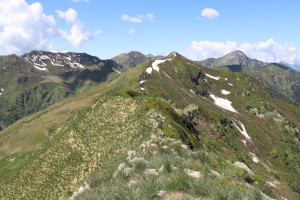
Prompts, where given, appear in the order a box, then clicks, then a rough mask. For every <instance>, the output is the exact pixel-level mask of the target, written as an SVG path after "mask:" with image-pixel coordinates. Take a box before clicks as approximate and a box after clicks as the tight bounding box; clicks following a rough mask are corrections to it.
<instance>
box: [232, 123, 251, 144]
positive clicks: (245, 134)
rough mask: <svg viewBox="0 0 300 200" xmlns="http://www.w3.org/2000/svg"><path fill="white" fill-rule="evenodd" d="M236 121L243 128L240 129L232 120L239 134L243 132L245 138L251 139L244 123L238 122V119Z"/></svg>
mask: <svg viewBox="0 0 300 200" xmlns="http://www.w3.org/2000/svg"><path fill="white" fill-rule="evenodd" d="M238 122H239V124H240V126H241V127H242V129H243V130H242V129H240V127H238V126H237V125H236V124H235V123H234V122H233V125H234V126H235V127H236V128H237V129H238V130H239V132H240V133H241V134H243V135H244V136H245V137H246V138H247V140H251V137H250V136H249V135H248V133H247V131H246V128H245V126H244V124H243V123H242V122H240V121H238Z"/></svg>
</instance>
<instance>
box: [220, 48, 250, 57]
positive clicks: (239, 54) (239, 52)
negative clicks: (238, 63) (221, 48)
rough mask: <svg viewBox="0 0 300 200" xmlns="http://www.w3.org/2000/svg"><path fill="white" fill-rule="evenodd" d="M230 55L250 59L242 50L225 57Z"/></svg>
mask: <svg viewBox="0 0 300 200" xmlns="http://www.w3.org/2000/svg"><path fill="white" fill-rule="evenodd" d="M228 55H234V56H239V57H243V58H248V56H247V55H246V54H245V53H244V52H243V51H241V50H236V51H233V52H230V53H229V54H227V55H225V56H228Z"/></svg>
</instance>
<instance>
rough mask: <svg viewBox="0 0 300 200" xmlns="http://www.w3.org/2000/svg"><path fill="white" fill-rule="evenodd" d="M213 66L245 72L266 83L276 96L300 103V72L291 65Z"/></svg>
mask: <svg viewBox="0 0 300 200" xmlns="http://www.w3.org/2000/svg"><path fill="white" fill-rule="evenodd" d="M213 68H214V69H221V70H231V71H234V72H244V73H246V74H248V75H250V76H252V77H253V78H256V79H258V80H260V81H262V82H263V83H264V84H266V85H267V86H268V88H269V89H270V90H271V91H272V94H273V95H274V96H275V97H277V98H279V99H287V100H290V101H292V102H297V103H300V73H298V72H296V71H294V70H293V69H291V68H289V67H285V66H283V65H281V64H276V63H273V64H268V65H266V66H264V67H261V68H256V69H252V68H249V67H245V66H241V65H230V66H223V67H213Z"/></svg>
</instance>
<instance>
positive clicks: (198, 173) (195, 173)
mask: <svg viewBox="0 0 300 200" xmlns="http://www.w3.org/2000/svg"><path fill="white" fill-rule="evenodd" d="M184 172H185V173H187V174H188V175H189V176H191V177H194V178H200V177H201V174H200V172H199V171H194V170H191V169H186V168H185V169H184Z"/></svg>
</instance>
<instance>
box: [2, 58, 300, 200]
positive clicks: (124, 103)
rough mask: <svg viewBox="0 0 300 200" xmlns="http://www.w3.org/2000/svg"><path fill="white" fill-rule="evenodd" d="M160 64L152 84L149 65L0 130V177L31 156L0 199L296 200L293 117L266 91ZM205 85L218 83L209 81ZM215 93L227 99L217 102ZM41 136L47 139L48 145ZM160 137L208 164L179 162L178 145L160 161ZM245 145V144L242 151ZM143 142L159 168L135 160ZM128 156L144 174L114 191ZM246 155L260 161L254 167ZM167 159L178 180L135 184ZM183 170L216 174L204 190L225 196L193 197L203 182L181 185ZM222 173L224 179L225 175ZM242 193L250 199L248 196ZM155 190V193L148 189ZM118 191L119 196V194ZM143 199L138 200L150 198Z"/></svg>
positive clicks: (229, 75)
mask: <svg viewBox="0 0 300 200" xmlns="http://www.w3.org/2000/svg"><path fill="white" fill-rule="evenodd" d="M167 59H170V60H167V61H165V62H164V63H162V64H160V65H159V66H158V67H159V71H158V72H157V71H156V70H154V69H153V70H152V73H151V74H149V73H147V72H146V69H148V68H149V67H151V66H152V63H153V62H154V61H147V62H145V63H143V64H142V65H140V66H138V67H136V68H133V69H131V70H129V71H127V72H125V73H124V74H121V76H120V77H118V78H116V79H115V80H114V81H112V82H111V83H109V84H105V85H104V84H103V85H102V86H100V87H97V88H94V89H92V90H89V91H87V92H84V93H81V94H78V95H75V96H72V97H68V98H66V99H64V100H62V101H61V102H59V103H57V104H55V105H53V106H50V107H49V108H47V109H45V110H43V111H41V112H38V113H36V114H34V115H32V116H29V117H26V118H24V119H22V120H20V121H18V122H17V123H15V124H13V125H12V126H10V127H8V128H7V129H5V130H4V131H7V130H11V131H10V132H6V133H5V132H3V131H2V132H1V133H0V150H1V152H2V158H3V159H4V160H5V161H6V164H5V161H3V160H2V163H4V164H2V166H3V167H2V168H0V172H4V171H5V170H6V171H7V168H9V167H8V164H9V163H8V162H9V161H8V160H7V157H8V156H9V155H13V154H14V155H15V154H17V153H23V154H25V152H31V153H32V154H31V155H32V156H31V157H30V159H27V160H25V161H23V163H21V164H19V165H18V166H19V167H17V168H16V170H15V171H12V170H10V172H9V173H10V174H9V175H8V176H4V177H3V179H1V181H0V186H1V188H3V190H1V191H0V192H1V193H0V196H1V195H2V196H4V197H6V198H9V197H11V198H21V197H22V196H23V197H30V198H42V199H48V198H52V199H65V198H67V197H70V196H71V195H72V193H73V192H74V191H76V190H77V189H78V188H79V186H80V185H84V184H85V183H86V182H88V183H89V184H90V185H91V189H90V191H89V192H90V193H87V194H85V196H82V198H87V199H93V198H95V197H96V196H97V195H100V194H101V195H104V194H103V193H105V194H107V195H112V196H111V197H113V195H118V194H120V195H124V198H128V199H130V197H134V198H137V199H138V197H141V196H140V195H141V193H139V192H140V191H148V192H149V195H150V197H151V198H159V197H158V196H157V195H156V194H157V193H156V192H157V191H158V189H163V190H166V191H167V192H168V193H169V195H174V194H173V193H174V192H175V193H176V192H180V193H182V195H187V196H188V197H191V198H194V197H195V198H196V197H205V198H213V199H214V198H216V199H218V196H219V197H220V198H221V196H222V195H226V194H228V193H227V192H228V191H230V192H232V194H231V195H235V194H237V193H239V194H240V196H238V197H239V198H243V197H249V196H248V195H250V194H249V193H255V194H257V195H258V196H259V194H260V193H259V192H257V191H258V190H261V191H262V192H263V193H265V194H266V195H268V196H270V197H272V198H281V196H284V197H286V198H288V199H297V198H298V197H299V195H298V193H299V174H300V172H299V167H298V164H297V163H299V160H300V159H299V142H297V140H299V129H298V128H297V127H299V126H300V124H299V122H300V115H299V113H300V107H299V106H297V105H294V104H289V103H287V102H286V101H282V100H278V99H275V98H273V97H272V96H271V93H270V92H269V91H268V89H267V88H266V86H264V85H263V84H261V82H260V81H258V80H256V79H253V78H251V77H250V76H248V75H246V74H243V73H234V72H230V71H216V70H213V69H209V68H205V67H202V66H200V65H198V64H196V63H194V62H192V61H190V60H188V59H186V58H184V57H183V56H181V55H179V54H177V53H172V54H170V55H169V56H168V57H167ZM209 75H210V76H215V77H220V78H219V80H215V79H212V78H210V77H209ZM230 84H231V85H233V86H231V85H230ZM222 89H225V90H228V91H230V94H228V95H224V94H222V93H221V90H222ZM211 94H214V95H216V96H217V97H220V98H224V99H227V100H229V101H231V102H232V106H233V108H235V109H236V111H237V112H231V111H228V110H225V109H222V108H220V107H218V106H217V105H215V104H214V101H213V99H212V98H211V96H210V95H211ZM61 113H63V114H62V115H61V116H60V114H61ZM37 119H38V120H37ZM238 121H240V122H241V123H242V124H243V125H244V126H245V129H246V131H247V133H248V134H249V136H250V137H251V139H249V140H247V139H246V138H245V137H244V136H243V135H242V134H241V132H240V131H239V130H238V129H237V128H236V127H239V129H242V126H241V124H239V122H238ZM46 124H48V126H46ZM47 127H48V128H47ZM25 130H26V131H25ZM45 130H48V131H49V133H50V137H49V138H48V137H46V136H45ZM14 132H15V133H14ZM3 133H4V134H3ZM11 133H14V134H11ZM150 135H155V137H156V138H158V139H157V140H152V141H151V142H150V143H151V144H152V143H154V144H152V145H151V144H150V143H149V145H148V144H147V142H146V141H149V137H150ZM40 136H41V137H40ZM165 136H167V137H170V138H174V139H176V140H180V141H181V142H183V143H184V144H186V145H187V147H189V148H190V149H191V150H192V151H193V152H195V153H196V152H199V150H201V151H203V152H204V153H203V154H202V156H203V155H205V154H206V153H207V154H208V155H209V157H211V158H212V159H210V160H211V162H210V161H208V160H206V162H205V160H204V161H203V160H201V159H202V156H200V157H193V156H192V155H193V154H194V153H193V152H191V151H184V152H182V151H181V150H178V148H179V149H180V148H181V147H176V145H175V146H174V148H175V150H176V151H177V153H176V152H175V153H174V152H172V151H171V152H168V153H166V152H165V153H164V152H162V151H164V150H162V149H164V148H163V145H164V144H165V145H169V146H172V145H171V144H170V143H169V142H168V141H169V140H168V139H166V137H165ZM22 137H23V138H26V142H25V141H24V140H23V139H22ZM38 138H40V139H38ZM176 140H170V141H171V142H175V141H176ZM242 140H246V145H245V144H244V142H242ZM33 141H36V142H35V143H34V142H33ZM142 142H144V145H146V146H149V147H153V149H154V151H152V152H153V153H154V152H157V153H158V154H157V159H158V161H152V159H153V160H155V158H156V156H152V155H150V154H148V153H147V150H145V151H143V152H141V151H139V150H138V149H139V148H140V147H139V146H140V145H141V144H142ZM165 142H166V143H165ZM175 143H176V142H175ZM179 144H180V143H179ZM130 149H134V150H137V152H139V153H138V155H140V156H143V157H145V158H146V159H147V160H148V164H147V165H142V166H140V167H139V168H138V169H137V170H140V171H137V172H136V173H133V176H131V175H130V176H128V175H126V176H123V175H122V176H120V177H117V181H113V179H112V174H113V173H114V172H115V170H116V168H117V166H118V165H119V164H120V163H121V162H123V161H124V159H122V158H120V156H121V157H122V156H126V153H127V152H128V151H129V150H130ZM155 150H156V151H155ZM205 152H206V153H205ZM250 153H254V154H255V155H256V156H257V158H258V159H259V161H258V162H257V163H255V162H253V159H252V157H251V155H250ZM177 156H179V157H181V158H178V157H177ZM165 157H168V158H170V159H171V160H169V161H166V163H164V165H166V166H169V167H171V165H170V164H173V166H175V167H177V168H178V170H179V171H178V172H179V173H178V172H176V171H174V172H172V173H170V172H171V171H168V172H167V173H165V172H163V174H162V175H161V176H158V177H159V178H153V176H150V177H149V176H144V175H142V174H141V173H143V168H144V169H146V168H155V170H156V171H157V170H158V169H159V168H160V167H161V165H160V164H161V162H163V160H164V158H165ZM159 160H161V161H159ZM199 160H200V161H199ZM236 161H241V162H244V163H245V164H247V165H248V166H249V167H250V168H251V170H252V171H253V172H254V174H255V176H252V178H251V177H250V178H249V177H248V176H244V175H243V173H242V171H239V170H238V169H235V168H232V164H233V163H234V162H236ZM126 162H127V161H126ZM112 163H114V164H112ZM168 163H169V164H168ZM179 163H181V164H179ZM128 164H129V167H134V168H135V167H136V166H132V165H131V164H130V163H128ZM109 166H112V167H111V168H110V167H109ZM108 168H109V169H108ZM185 168H188V169H192V170H200V171H202V173H203V175H204V176H205V177H207V176H208V177H210V175H209V173H207V172H208V171H209V170H210V169H213V170H216V171H218V172H220V173H221V174H222V176H221V177H220V178H216V179H212V180H211V181H208V187H209V188H215V189H216V190H219V189H221V188H227V189H224V191H221V190H220V191H221V192H220V194H216V193H214V192H213V191H212V190H210V189H208V188H206V190H205V189H204V190H203V191H204V192H203V191H199V193H198V192H195V191H193V190H194V189H195V188H196V186H197V184H199V185H200V186H201V185H202V184H203V180H206V179H200V180H199V181H200V182H197V181H195V180H194V179H190V177H187V176H184V175H183V176H182V177H181V176H180V174H184V169H185ZM169 169H170V168H169ZM229 169H230V170H231V172H230V173H229V172H228V174H226V170H229ZM1 170H2V171H1ZM106 170H108V171H106ZM135 170H136V169H135ZM95 171H98V172H95ZM94 172H95V173H94ZM103 173H105V174H106V175H107V176H104V174H103ZM240 173H241V174H240ZM0 174H1V173H0ZM138 174H140V176H139V175H138ZM178 176H179V178H178ZM89 177H90V178H89ZM126 177H127V178H126ZM131 177H134V178H137V177H140V178H141V184H140V185H139V184H138V185H137V186H136V187H133V188H131V189H130V188H129V189H128V187H127V184H128V182H129V181H130V178H131ZM139 180H140V179H139ZM182 180H183V181H185V182H181V183H182V185H181V186H180V187H176V185H177V184H175V185H174V183H177V181H182ZM186 180H188V181H186ZM209 180H210V179H209ZM201 181H202V182H201ZM267 181H269V182H272V183H274V184H275V185H276V188H275V187H272V186H270V185H269V184H268V183H267ZM151 183H154V184H151ZM189 183H190V184H189ZM178 184H179V185H180V182H178ZM247 184H250V186H249V185H248V186H249V187H250V189H249V188H245V187H248V186H247ZM154 185H156V186H157V187H154V188H153V186H154ZM109 188H110V189H109ZM120 188H121V189H122V190H118V189H120ZM218 188H219V189H218ZM230 188H231V189H232V190H231V189H230ZM251 188H252V189H253V190H252V189H251ZM254 188H257V189H254ZM107 189H109V190H107ZM8 191H9V192H8ZM116 191H119V192H118V193H115V192H116ZM124 191H125V192H126V191H127V192H126V193H123V192H124ZM253 191H256V192H253ZM143 194H144V193H143ZM132 195H133V196H132ZM145 195H146V194H145ZM147 195H148V193H147ZM147 195H146V196H144V197H143V198H147V197H149V196H147ZM214 195H217V196H214ZM228 195H229V196H228V198H229V197H230V194H228ZM297 195H298V196H297ZM122 197H123V196H122ZM115 198H117V197H115ZM224 198H225V199H226V197H224ZM131 199H132V198H131ZM253 199H260V198H259V197H258V198H256V197H255V198H254V197H253Z"/></svg>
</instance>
